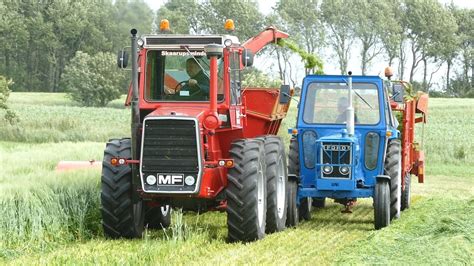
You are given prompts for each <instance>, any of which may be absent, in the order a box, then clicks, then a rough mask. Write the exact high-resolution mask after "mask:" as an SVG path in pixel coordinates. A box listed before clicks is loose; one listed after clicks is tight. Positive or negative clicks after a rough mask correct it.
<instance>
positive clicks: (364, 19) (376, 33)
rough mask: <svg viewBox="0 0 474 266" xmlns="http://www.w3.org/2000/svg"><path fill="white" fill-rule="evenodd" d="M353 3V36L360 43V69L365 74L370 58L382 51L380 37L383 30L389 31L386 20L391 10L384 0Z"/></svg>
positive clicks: (360, 0)
mask: <svg viewBox="0 0 474 266" xmlns="http://www.w3.org/2000/svg"><path fill="white" fill-rule="evenodd" d="M353 5H354V8H355V10H356V12H357V18H355V19H354V21H352V22H351V24H353V26H354V37H355V38H357V39H358V40H359V41H360V43H361V52H360V55H361V70H362V75H365V74H366V73H367V69H368V67H369V66H370V64H371V62H372V60H373V59H374V58H375V57H376V56H378V55H380V54H381V53H382V51H383V45H382V42H381V39H382V36H383V35H384V34H385V32H388V31H390V29H389V28H388V27H387V22H391V21H389V19H390V18H391V17H390V15H389V12H391V10H390V6H389V5H388V3H387V1H384V0H373V1H369V0H356V1H353Z"/></svg>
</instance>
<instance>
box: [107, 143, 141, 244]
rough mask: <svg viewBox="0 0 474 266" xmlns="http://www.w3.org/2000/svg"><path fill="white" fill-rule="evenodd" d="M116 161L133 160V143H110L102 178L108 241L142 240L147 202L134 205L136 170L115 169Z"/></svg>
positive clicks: (121, 167) (124, 165) (126, 166)
mask: <svg viewBox="0 0 474 266" xmlns="http://www.w3.org/2000/svg"><path fill="white" fill-rule="evenodd" d="M112 158H126V159H131V141H130V139H120V140H118V139H113V140H110V141H109V142H108V143H107V145H106V147H105V151H104V160H103V162H102V176H101V194H100V198H101V214H102V225H103V227H104V234H105V236H106V237H108V238H119V237H125V238H138V237H141V236H142V233H143V221H144V210H143V201H142V200H138V201H137V202H133V186H132V169H131V168H130V166H129V165H127V164H123V165H117V166H114V165H112V164H111V163H110V160H111V159H112Z"/></svg>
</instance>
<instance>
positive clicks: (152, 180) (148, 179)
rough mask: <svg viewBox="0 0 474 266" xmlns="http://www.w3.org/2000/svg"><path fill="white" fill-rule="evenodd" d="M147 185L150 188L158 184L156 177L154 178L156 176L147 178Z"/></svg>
mask: <svg viewBox="0 0 474 266" xmlns="http://www.w3.org/2000/svg"><path fill="white" fill-rule="evenodd" d="M146 183H147V184H148V185H150V186H151V185H154V184H156V176H154V175H149V176H147V177H146Z"/></svg>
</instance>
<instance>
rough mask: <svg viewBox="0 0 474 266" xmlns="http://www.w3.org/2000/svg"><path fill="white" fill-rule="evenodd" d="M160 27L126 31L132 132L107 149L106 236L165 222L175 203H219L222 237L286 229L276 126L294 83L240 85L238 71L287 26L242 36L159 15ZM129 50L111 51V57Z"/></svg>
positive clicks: (122, 57)
mask: <svg viewBox="0 0 474 266" xmlns="http://www.w3.org/2000/svg"><path fill="white" fill-rule="evenodd" d="M226 27H227V28H228V29H229V30H232V28H233V22H232V21H230V20H229V21H227V22H226ZM160 29H161V30H162V34H155V35H142V36H141V37H138V36H137V31H136V30H135V29H132V30H131V56H130V57H131V75H132V82H131V86H130V92H129V95H128V98H127V101H126V105H130V106H131V135H130V137H127V138H122V139H112V140H110V141H109V142H108V143H107V145H106V148H105V156H104V159H103V163H102V165H103V166H102V182H101V184H102V185H101V214H102V223H103V228H104V233H105V236H106V237H109V238H119V237H125V238H137V237H141V236H142V232H143V230H144V228H145V227H148V228H164V227H167V226H169V224H170V210H171V209H174V208H179V209H182V210H183V211H194V212H199V213H202V212H206V211H212V210H216V211H225V212H226V213H227V226H228V238H229V240H230V241H244V242H246V241H253V240H258V239H261V238H263V237H264V235H265V234H266V233H273V232H277V231H281V230H283V229H285V222H286V211H287V208H286V206H287V198H286V196H287V193H286V189H287V188H286V186H287V179H288V177H287V166H286V158H287V157H286V154H285V149H284V146H283V143H282V140H281V139H280V138H279V137H278V136H276V134H277V132H278V129H279V126H280V123H281V120H282V119H283V118H284V117H285V116H286V113H287V110H288V107H289V99H290V98H289V97H288V95H290V94H291V93H292V90H290V87H289V86H282V87H281V88H248V87H244V86H243V85H242V70H243V69H244V68H245V67H249V66H251V65H252V63H253V58H254V55H255V54H256V53H257V52H258V51H259V50H261V49H262V48H263V47H265V46H266V45H268V44H271V43H275V42H276V41H277V40H278V39H281V38H287V37H288V35H287V34H286V33H284V32H281V31H279V30H277V29H275V28H273V27H269V28H267V29H265V30H264V31H262V32H261V33H259V34H258V35H256V36H255V37H252V38H250V39H249V40H247V41H245V42H243V43H241V42H240V41H239V39H238V38H237V37H235V36H232V35H230V34H231V33H229V35H178V34H171V33H170V32H169V22H168V21H166V20H163V21H162V23H161V24H160ZM128 57H129V56H128V53H126V52H125V51H121V52H119V56H118V65H119V66H120V67H122V68H123V67H126V66H127V64H128V60H127V59H128Z"/></svg>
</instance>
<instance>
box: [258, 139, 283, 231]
mask: <svg viewBox="0 0 474 266" xmlns="http://www.w3.org/2000/svg"><path fill="white" fill-rule="evenodd" d="M263 140H264V142H265V163H266V166H267V169H266V174H267V224H266V231H267V233H273V232H279V231H282V230H284V229H285V223H286V213H287V208H286V206H287V195H286V194H287V192H286V189H287V184H288V173H287V166H286V156H285V148H284V147H283V142H282V141H281V139H280V137H277V136H265V137H264V138H263Z"/></svg>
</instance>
